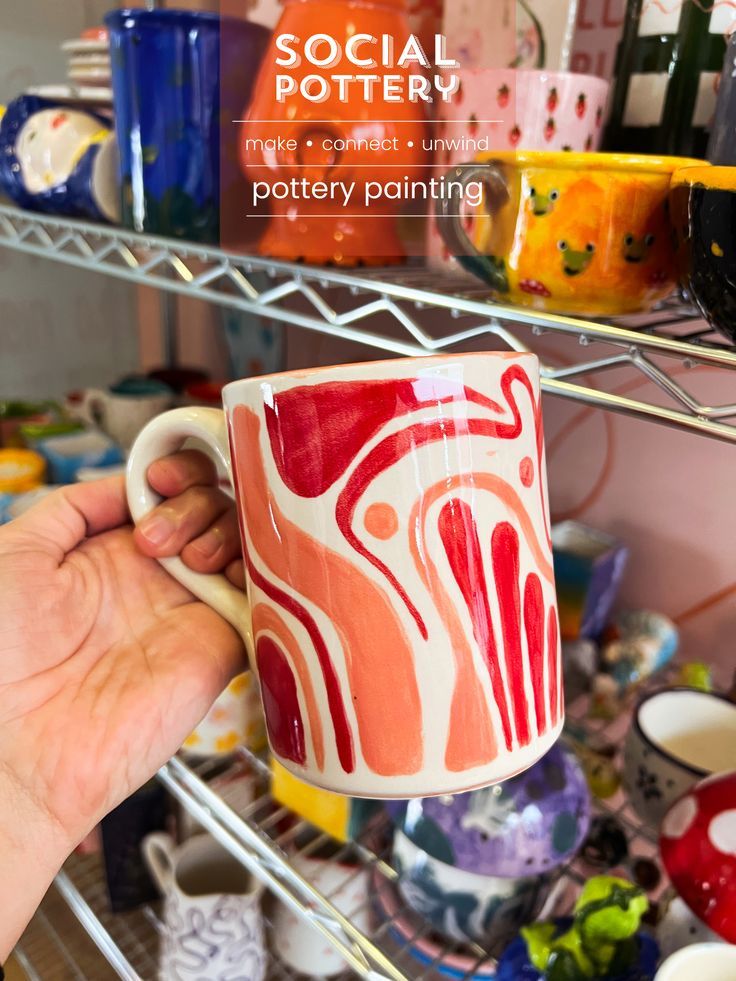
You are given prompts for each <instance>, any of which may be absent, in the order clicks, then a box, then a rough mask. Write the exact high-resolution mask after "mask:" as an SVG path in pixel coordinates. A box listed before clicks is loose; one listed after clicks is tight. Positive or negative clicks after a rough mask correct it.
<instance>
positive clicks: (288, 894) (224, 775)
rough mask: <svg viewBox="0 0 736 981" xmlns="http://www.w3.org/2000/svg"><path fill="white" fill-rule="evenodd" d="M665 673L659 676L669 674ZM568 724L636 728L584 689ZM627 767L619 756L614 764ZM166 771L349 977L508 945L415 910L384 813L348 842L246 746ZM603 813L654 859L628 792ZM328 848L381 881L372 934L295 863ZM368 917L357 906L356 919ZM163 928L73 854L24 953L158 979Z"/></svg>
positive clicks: (611, 742)
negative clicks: (285, 794)
mask: <svg viewBox="0 0 736 981" xmlns="http://www.w3.org/2000/svg"><path fill="white" fill-rule="evenodd" d="M658 680H659V682H660V683H661V681H662V679H661V678H660V679H658ZM567 719H568V728H569V730H570V734H571V736H572V737H573V742H574V741H575V739H577V740H581V739H582V740H583V741H584V742H585V744H586V745H587V746H588V747H589V748H590V747H594V746H605V745H608V746H609V747H616V748H617V751H618V750H620V747H621V744H622V742H623V736H624V734H625V732H626V729H627V727H628V725H629V713H628V712H623V713H621V714H620V715H619V716H618V717H617V718H616V719H614V720H610V721H606V720H595V719H591V718H590V716H589V698H588V696H580V697H579V698H578V699H577V700H576V701H574V702H573V703H572V704H571V705H568V707H567ZM617 763H618V760H617V759H614V765H617ZM244 772H245V773H249V774H251V775H252V778H253V782H254V785H255V787H256V792H255V794H254V795H253V794H248V795H246V796H240V795H239V794H238V791H237V790H234V789H232V788H234V787H236V786H237V784H236V782H235V781H234V780H231V778H233V777H235V776H238V775H239V776H242V774H243V773H244ZM159 778H160V779H161V781H162V782H163V783H164V785H165V786H166V787H167V788H168V789H169V791H170V792H171V793H172V795H173V796H174V797H175V798H176V799H177V800H178V801H179V803H180V804H181V806H182V807H183V808H184V810H185V811H186V813H187V814H188V815H189V817H190V819H194V820H195V821H196V822H197V823H198V824H199V825H201V827H203V828H204V829H205V830H207V831H209V832H210V833H211V834H212V835H213V836H214V837H215V838H216V839H217V840H218V841H220V842H221V844H223V845H224V846H225V847H226V848H227V849H228V850H229V851H230V852H231V853H232V854H233V855H234V857H235V858H236V859H237V860H238V861H240V862H241V863H242V864H243V865H245V866H246V867H247V868H249V869H250V870H251V871H252V872H253V873H254V874H255V875H256V876H257V877H258V878H259V879H260V880H261V881H262V882H264V883H265V884H266V886H268V888H269V889H270V890H271V892H272V893H273V894H274V895H275V896H276V897H277V898H278V899H280V900H281V901H282V902H284V903H286V905H287V906H288V907H289V908H290V909H291V910H292V911H293V912H295V913H297V914H298V915H299V916H301V917H302V918H303V919H304V920H306V921H307V922H308V923H309V924H310V925H311V926H312V927H313V928H314V929H315V930H318V931H319V932H321V933H322V934H323V936H324V938H325V940H326V942H328V943H329V944H331V945H332V946H333V947H335V948H336V949H337V950H338V951H339V953H340V954H342V956H343V958H344V959H345V962H346V963H345V968H346V972H348V973H354V974H358V975H360V976H362V977H366V978H371V979H372V981H377V979H379V978H391V979H396V981H403V979H412V981H439V979H441V978H444V979H445V981H446V978H447V976H448V972H449V973H450V975H451V976H452V977H454V978H458V979H459V978H463V977H465V978H473V977H492V975H493V968H494V966H495V960H494V954H497V953H498V950H485V949H483V948H482V947H481V946H479V945H475V944H474V945H466V946H461V945H458V944H453V943H448V942H447V941H446V940H443V939H441V938H440V937H439V936H438V935H436V934H435V933H433V931H432V927H431V926H430V924H429V923H427V922H426V921H424V920H422V919H421V918H420V917H418V916H417V915H416V914H415V913H413V912H412V910H410V909H409V907H408V906H407V905H406V903H405V901H404V900H403V898H402V896H401V893H400V892H398V890H397V885H396V884H397V879H398V876H397V873H396V871H395V870H394V869H393V868H392V866H391V862H390V827H389V825H388V822H387V820H386V819H385V818H381V819H379V820H378V821H377V822H373V823H372V824H371V825H370V826H369V828H368V829H367V830H366V832H365V833H364V834H363V835H362V836H361V837H360V839H359V840H358V841H357V842H350V843H348V844H345V845H338V844H337V843H336V842H335V841H334V840H333V839H332V838H330V837H329V836H328V835H327V834H325V833H324V832H321V831H318V830H317V829H316V828H314V827H312V826H311V825H310V824H309V823H308V822H307V821H305V820H303V819H301V818H299V817H297V816H295V815H293V814H292V813H291V812H290V811H289V810H288V809H287V808H286V807H283V806H282V805H281V804H279V803H278V802H276V801H275V800H274V799H273V798H272V796H271V793H270V789H269V784H270V781H269V768H268V764H267V762H266V761H265V760H264V759H262V758H260V757H258V756H254V755H253V754H252V753H249V752H248V751H247V750H245V749H240V750H238V751H237V752H236V753H235V754H234V755H233V756H232V757H231V758H230V760H229V761H226V762H225V763H223V761H222V760H210V761H206V762H203V763H200V764H197V765H194V764H193V765H188V764H187V763H185V762H184V760H183V759H180V758H174V759H172V760H171V761H169V763H167V764H166V765H165V766H164V767H163V768H162V769H161V771H160V772H159ZM223 787H224V788H225V789H224V790H223V789H222V788H223ZM213 788H214V789H213ZM246 798H247V799H246ZM231 805H232V806H231ZM594 811H595V813H596V814H597V815H602V816H608V817H613V818H615V819H616V821H617V822H618V823H619V825H620V826H621V828H622V829H623V830H624V832H625V833H626V836H627V839H628V844H629V856H630V860H632V861H633V860H636V859H648V860H650V861H655V862H656V859H657V846H656V839H655V836H654V834H653V833H652V831H650V830H649V829H647V828H645V827H643V826H642V825H641V823H640V821H639V819H638V817H637V816H636V814H635V813H634V812H633V810H632V809H631V808H630V807H629V805H628V803H627V800H626V797H625V794H624V792H623V790H621V789H619V790H617V791H616V793H615V794H613V795H612V796H611V797H610V798H609V799H607V800H604V801H602V800H597V799H596V801H595V806H594ZM189 830H190V831H191V830H193V829H192V828H191V827H190V828H189ZM326 848H328V849H329V853H330V857H331V858H332V859H333V860H334V861H337V862H342V863H349V864H353V865H355V868H356V872H355V874H356V875H358V874H360V870H367V871H368V873H369V876H370V882H371V887H370V890H369V895H368V896H367V898H366V900H365V904H366V908H367V911H368V913H369V914H370V921H371V924H372V926H371V929H370V930H369V931H367V932H365V933H364V932H361V931H360V930H358V929H357V928H356V927H355V925H354V923H353V922H349V921H348V920H346V919H345V918H344V917H343V916H342V915H341V914H340V913H339V911H338V910H337V909H335V907H334V906H333V904H332V902H331V900H333V899H334V894H330V893H325V894H322V893H320V892H318V891H317V890H316V889H315V888H314V887H313V886H312V885H311V884H310V883H309V882H307V881H306V880H305V879H304V878H303V877H302V876H301V875H300V874H299V873H298V872H297V871H296V869H295V868H294V861H295V859H296V858H297V857H298V856H308V855H314V854H316V853H319V854H323V852H324V849H326ZM595 871H596V870H595V869H594V868H592V867H591V866H590V865H587V864H586V863H585V861H584V859H582V858H580V857H579V858H578V859H576V861H575V862H573V863H572V865H570V866H569V867H567V868H566V869H564V870H563V872H562V874H561V875H560V877H559V879H558V880H557V881H556V883H555V884H554V885H553V887H552V889H551V891H550V893H549V895H548V897H547V898H546V901H545V903H544V908H543V910H542V911H541V915H544V916H550V915H562V914H564V913H566V912H568V911H569V909H570V908H571V906H572V903H573V902H574V899H575V897H576V895H577V892H578V890H579V886H580V884H581V883H582V882H584V881H585V879H586V878H587V877H589V876H590V875H591V874H594V873H595ZM624 872H625V870H624ZM667 885H668V884H667V881H666V878H665V876H664V874H662V878H661V880H660V882H659V883H657V884H656V886H654V887H653V889H652V891H651V892H650V899H651V900H653V901H654V902H656V901H657V900H659V899H660V898H661V897H662V895H663V893H664V891H665V890H666V889H667ZM339 888H342V885H341V887H339ZM381 897H385V898H387V899H388V900H389V902H384V903H383V904H382V905H383V907H384V909H386V908H390V915H388V914H386V913H385V912H384V913H382V914H379V912H378V900H379V899H380V898H381ZM267 911H268V907H267ZM360 912H361V910H360V909H356V910H355V911H354V915H353V919H355V914H359V913H360ZM160 930H161V924H160V922H159V919H158V910H156V909H153V908H149V907H146V908H143V909H140V910H136V911H134V912H131V913H124V914H113V913H111V912H110V909H109V904H108V900H107V893H106V888H105V884H104V876H103V870H102V864H101V859H100V857H99V856H97V855H92V856H85V857H80V856H77V855H74V856H72V857H71V858H70V859H69V861H68V862H67V863H66V865H65V867H64V869H63V871H62V873H61V874H60V876H59V877H58V878H57V880H56V883H55V887H54V888H53V889H52V890H50V891H49V893H48V895H47V897H46V898H45V900H44V902H43V904H42V906H41V908H40V910H39V912H38V914H37V915H36V917H35V918H34V920H33V922H32V923H31V925H30V926H29V928H28V930H27V931H26V933H25V934H24V936H23V938H22V940H21V942H20V944H19V945H18V947H17V949H16V954H17V959H18V960H19V962H20V963H21V965H22V966H23V968H24V970H25V971H26V973H27V975H28V977H29V978H30V979H31V981H37V979H40V981H86V979H88V981H108V979H114V978H115V977H119V978H123V979H125V981H154V979H155V978H156V977H157V958H158V940H159V932H160ZM499 946H500V947H502V946H503V942H500V944H499ZM458 965H460V966H458ZM293 977H294V975H293V972H291V971H290V970H289V969H288V968H287V967H285V966H284V965H283V964H281V963H280V962H279V960H278V957H277V956H275V954H274V952H273V951H272V956H271V959H270V967H269V979H270V981H271V979H272V981H287V979H290V978H293Z"/></svg>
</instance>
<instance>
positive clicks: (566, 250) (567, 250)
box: [557, 238, 595, 276]
mask: <svg viewBox="0 0 736 981" xmlns="http://www.w3.org/2000/svg"><path fill="white" fill-rule="evenodd" d="M557 248H558V249H559V250H560V252H561V253H562V270H563V272H564V273H565V275H566V276H579V275H580V273H581V272H585V270H586V269H587V268H588V266H589V265H590V263H591V262H592V260H593V256H594V254H595V245H593V243H592V242H588V244H587V245H586V246H585V248H584V249H573V248H572V246H571V245H570V243H569V242H568V241H567V240H566V239H564V238H563V239H560V241H559V242H558V243H557Z"/></svg>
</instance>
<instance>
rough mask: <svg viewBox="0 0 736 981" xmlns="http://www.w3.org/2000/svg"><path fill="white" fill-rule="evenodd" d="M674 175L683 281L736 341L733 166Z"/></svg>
mask: <svg viewBox="0 0 736 981" xmlns="http://www.w3.org/2000/svg"><path fill="white" fill-rule="evenodd" d="M712 171H713V173H709V171H708V170H698V171H697V172H695V171H694V172H693V173H692V174H688V173H687V171H683V172H682V173H680V174H676V175H675V177H674V178H673V185H672V193H671V197H670V202H671V210H672V220H673V225H674V229H675V235H676V242H677V253H678V254H677V259H678V268H679V269H680V276H681V282H682V285H683V286H684V287H685V288H686V289H687V290H688V291H689V292H690V293H691V295H692V297H693V299H694V300H695V302H696V303H697V305H698V306H699V307H700V309H701V311H702V312H703V315H704V316H705V317H706V318H707V320H708V321H710V323H711V324H712V325H713V326H714V327H716V328H717V329H718V330H719V331H721V333H722V334H725V336H726V337H728V338H729V339H730V340H731V341H736V279H735V278H734V273H733V270H734V263H735V262H736V181H735V180H734V168H733V167H713V168H712Z"/></svg>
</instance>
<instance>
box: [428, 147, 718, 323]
mask: <svg viewBox="0 0 736 981" xmlns="http://www.w3.org/2000/svg"><path fill="white" fill-rule="evenodd" d="M698 163H702V162H700V161H687V160H684V159H682V158H679V157H637V156H627V155H624V154H609V153H595V154H593V153H543V152H535V151H522V152H518V153H509V152H503V153H482V154H479V155H478V156H477V157H476V163H475V164H466V165H463V166H460V167H456V168H454V169H453V170H451V171H450V172H449V173H448V175H447V178H448V180H452V183H453V189H452V194H451V195H450V196H448V197H447V198H445V199H443V201H442V214H441V215H440V216H439V217H438V222H439V227H440V231H441V233H442V235H443V237H444V239H445V241H446V243H447V245H448V247H449V249H450V251H451V252H452V253H453V254H454V255H455V256H457V258H458V260H459V261H460V263H461V265H463V266H464V267H465V268H466V269H467V270H468V271H469V272H472V273H474V274H475V275H476V276H478V277H479V278H480V279H482V280H484V281H485V282H486V283H487V284H488V285H489V286H490V287H491V289H492V291H493V296H494V299H496V300H498V301H499V302H506V303H517V304H520V305H522V306H530V307H534V308H535V309H537V310H547V311H550V312H555V313H581V314H586V315H590V316H592V315H611V314H614V315H615V314H625V313H634V312H636V311H639V310H647V309H649V308H650V307H651V306H652V305H653V304H654V303H656V302H657V301H659V300H661V299H663V298H664V297H666V296H667V295H668V294H669V293H671V292H672V290H673V289H674V287H675V273H674V253H673V245H672V235H671V230H670V224H669V218H668V211H667V199H668V193H669V187H670V179H671V177H672V173H673V171H674V170H675V169H677V168H678V167H682V166H687V165H688V164H692V165H694V164H698ZM478 182H482V183H483V184H484V185H485V188H486V196H485V202H484V203H485V208H486V211H487V214H486V215H484V216H482V218H481V217H479V218H478V220H477V223H476V227H475V230H474V233H473V234H474V237H473V240H472V241H471V239H470V238H469V237H468V235H467V233H466V231H465V229H464V225H463V221H462V218H460V217H458V215H460V214H461V212H462V208H463V195H462V194H461V192H460V189H459V187H458V185H461V186H464V187H465V188H467V187H468V185H471V184H477V183H478Z"/></svg>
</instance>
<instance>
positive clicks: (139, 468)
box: [126, 406, 253, 663]
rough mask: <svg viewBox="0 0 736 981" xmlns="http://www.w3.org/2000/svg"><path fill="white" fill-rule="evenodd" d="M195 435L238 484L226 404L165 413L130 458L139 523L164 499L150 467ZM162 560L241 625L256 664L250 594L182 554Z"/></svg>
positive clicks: (131, 498) (131, 501) (132, 503)
mask: <svg viewBox="0 0 736 981" xmlns="http://www.w3.org/2000/svg"><path fill="white" fill-rule="evenodd" d="M190 437H193V438H195V439H198V440H200V441H201V442H203V443H204V444H205V445H206V446H207V447H208V449H209V450H210V451H211V455H212V456H213V457H214V458H215V460H216V461H218V462H219V463H220V464H222V466H223V467H224V468H225V470H226V472H227V475H228V478H229V480H230V483H231V484H232V483H233V475H232V464H231V462H230V448H229V444H228V437H227V423H226V421H225V413H224V412H223V411H222V409H207V408H201V407H198V406H190V407H188V408H184V409H172V410H171V411H170V412H164V413H163V415H160V416H157V417H156V418H155V419H152V420H151V421H150V422H149V423H148V424H147V425H146V426H144V428H143V429H142V430H141V432H140V433H139V435H138V438H137V439H136V441H135V443H134V444H133V448H132V450H131V451H130V456H129V458H128V470H127V474H126V484H127V492H128V507H129V508H130V513H131V515H132V517H133V521H134V522H135V523H136V524H138V523H139V522H140V521H142V520H143V518H145V516H146V515H147V514H149V512H151V511H152V510H153V509H154V508H155V507H156V505H157V504H160V502H161V500H162V498H161V497H160V496H159V495H158V494H156V493H155V491H153V490H152V488H151V485H150V484H149V483H148V477H147V473H148V468H149V467H150V466H151V464H152V463H153V462H154V461H155V460H158V459H159V458H160V457H162V456H168V455H169V454H171V453H176V451H177V450H179V449H181V447H182V444H183V443H184V441H185V440H187V439H189V438H190ZM158 561H159V562H160V563H161V565H162V566H163V567H164V569H166V571H167V572H168V573H169V574H170V575H171V576H173V577H174V579H177V580H178V581H179V582H180V583H181V584H182V586H185V587H186V588H187V589H188V590H189V592H190V593H193V594H194V595H195V596H196V597H197V599H200V600H202V602H203V603H206V604H207V605H208V606H211V607H212V609H213V610H215V612H216V613H219V614H220V616H221V617H222V618H223V619H224V620H227V622H228V623H230V624H231V625H232V626H233V627H235V629H236V630H237V631H238V633H239V634H240V635H241V637H242V638H243V641H244V643H245V646H246V649H247V651H248V656H249V657H250V658H251V663H253V630H252V627H251V616H250V604H249V602H248V598H247V597H246V595H245V593H244V592H243V591H242V590H240V589H238V588H237V587H236V586H233V585H232V583H230V582H228V580H227V579H226V578H225V576H221V575H214V574H213V575H208V574H206V573H202V572H194V571H193V570H192V569H189V568H187V566H185V565H184V563H183V562H182V560H181V559H180V558H179V557H178V556H176V557H170V558H166V559H159V560H158Z"/></svg>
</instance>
